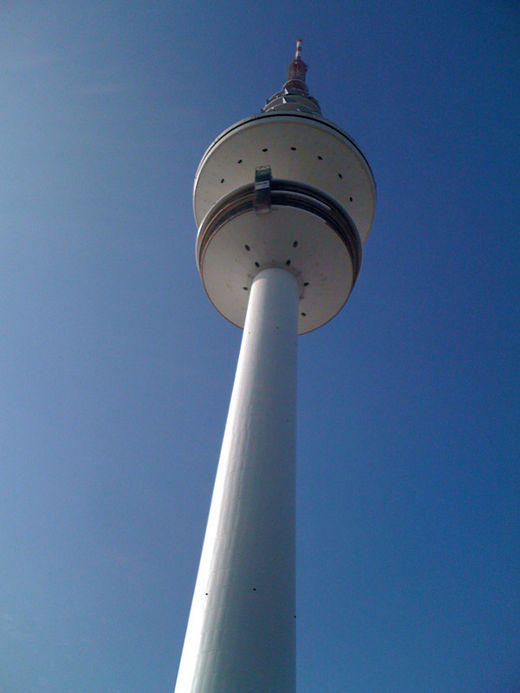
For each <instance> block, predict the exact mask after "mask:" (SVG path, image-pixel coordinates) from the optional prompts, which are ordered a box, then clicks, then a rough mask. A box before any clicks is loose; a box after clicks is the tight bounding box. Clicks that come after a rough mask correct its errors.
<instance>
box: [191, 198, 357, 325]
mask: <svg viewBox="0 0 520 693" xmlns="http://www.w3.org/2000/svg"><path fill="white" fill-rule="evenodd" d="M295 244H296V245H295ZM248 249H249V250H248ZM287 261H289V263H290V264H289V268H290V271H291V272H292V273H293V274H295V275H296V276H297V277H298V284H299V293H300V306H299V310H298V333H299V334H304V333H305V332H310V331H311V330H315V329H316V328H318V327H321V325H323V324H324V323H326V322H328V321H329V320H331V319H332V318H333V317H334V316H335V315H336V314H337V313H338V312H339V311H340V310H341V308H342V307H343V305H344V303H345V301H346V300H347V298H348V296H349V294H350V290H351V288H352V282H353V268H352V262H351V258H350V255H349V253H348V251H347V248H346V247H345V244H344V243H343V241H342V240H341V239H340V238H339V236H338V234H337V233H336V232H335V231H334V230H333V229H332V228H331V227H330V226H328V225H327V224H326V223H325V222H324V221H323V219H321V218H320V217H318V216H316V215H314V214H311V213H309V212H307V211H304V210H303V209H296V208H294V207H273V208H272V210H271V212H270V213H269V214H256V213H255V212H254V211H251V212H247V213H245V214H241V215H240V216H238V217H235V218H234V219H232V220H231V221H228V222H227V223H226V224H225V225H224V226H222V227H221V228H220V229H219V231H218V233H216V234H215V236H214V237H213V238H212V240H211V241H210V242H209V244H208V246H207V247H206V251H205V253H204V256H203V258H202V261H201V263H200V265H199V270H200V275H201V277H202V282H203V284H204V289H205V290H206V293H207V295H208V298H209V299H210V301H211V302H212V303H213V305H214V306H215V308H216V309H217V310H218V311H219V312H220V313H221V314H222V315H223V316H224V317H225V318H227V319H228V320H230V321H231V322H232V323H234V324H235V325H238V326H239V327H242V326H243V325H244V321H245V316H246V310H247V305H248V298H249V290H250V287H251V282H252V281H253V278H254V277H255V276H256V274H257V273H258V272H259V271H261V270H262V268H265V267H285V266H287V265H286V262H287Z"/></svg>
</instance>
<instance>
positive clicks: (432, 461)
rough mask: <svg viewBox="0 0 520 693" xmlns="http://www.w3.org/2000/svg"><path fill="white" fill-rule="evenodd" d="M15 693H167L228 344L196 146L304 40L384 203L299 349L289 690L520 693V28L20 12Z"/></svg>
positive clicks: (9, 591)
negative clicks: (356, 265)
mask: <svg viewBox="0 0 520 693" xmlns="http://www.w3.org/2000/svg"><path fill="white" fill-rule="evenodd" d="M0 22H1V25H2V40H1V42H0V90H1V93H2V100H1V103H0V123H1V137H0V162H1V165H0V200H1V203H0V253H1V257H2V272H1V273H0V325H1V327H0V345H1V351H0V379H1V383H2V387H1V388H0V457H1V459H0V462H1V464H0V690H1V691H2V693H27V692H28V691H31V693H47V692H49V693H50V692H52V693H107V692H110V693H118V692H119V691H121V692H122V691H124V692H125V693H134V692H135V693H137V692H143V691H146V692H147V693H148V692H149V693H162V692H166V691H171V690H172V689H173V684H174V681H175V676H176V670H177V665H178V660H179V656H180V650H181V647H182V641H183V636H184V630H185V626H186V620H187V617H188V609H189V605H190V601H191V594H192V589H193V585H194V580H195V575H196V569H197V565H198V559H199V554H200V548H201V544H202V537H203V531H204V526H205V522H206V517H207V511H208V508H209V500H210V493H211V488H212V484H213V478H214V474H215V469H216V463H217V458H218V451H219V446H220V439H221V435H222V431H223V426H224V421H225V416H226V408H227V402H228V398H229V395H230V391H231V385H232V379H233V373H234V368H235V363H236V357H237V354H238V348H239V341H240V332H239V330H237V329H236V328H235V327H233V326H232V325H230V324H228V323H226V322H225V321H224V320H223V319H222V318H221V317H220V316H219V315H218V314H217V313H216V312H215V311H214V309H213V308H212V307H211V305H210V304H209V302H208V301H207V299H206V298H205V295H204V292H203V290H202V287H201V285H200V280H199V277H198V275H197V271H196V267H195V260H194V241H195V232H196V229H195V225H194V221H193V216H192V211H191V193H192V184H193V176H194V172H195V169H196V166H197V164H198V162H199V160H200V157H201V156H202V153H203V151H204V150H205V148H206V146H207V145H208V144H209V143H210V142H211V141H212V140H213V139H214V137H215V136H216V135H218V133H219V132H220V131H221V130H222V129H224V128H225V127H226V126H228V125H230V124H232V123H233V122H235V121H237V120H239V119H241V118H243V117H246V116H248V115H250V114H253V113H256V112H258V111H259V109H260V108H261V106H262V105H263V103H264V101H265V99H266V98H267V97H268V96H270V95H271V94H272V93H274V92H275V91H277V90H278V89H279V87H280V86H281V84H282V82H283V80H284V79H285V72H286V68H287V64H288V62H289V60H290V59H291V58H292V55H293V50H294V41H295V39H296V38H298V37H299V36H300V35H301V36H302V37H303V39H304V53H303V57H304V59H305V60H306V62H307V63H308V65H309V74H308V83H309V86H310V89H311V93H312V94H313V95H314V96H315V97H316V98H318V99H319V101H320V104H321V107H322V110H323V112H324V115H325V116H326V117H328V118H330V119H331V120H332V121H334V122H336V123H337V124H338V125H339V126H340V127H342V128H343V129H345V130H346V131H347V132H348V133H349V134H351V135H352V136H353V137H354V138H355V140H356V141H357V142H358V144H359V145H360V147H361V148H362V150H363V151H364V153H365V154H366V156H367V158H368V160H369V161H370V163H371V165H372V168H373V171H374V175H375V178H376V181H377V185H378V206H377V211H376V220H375V224H374V227H373V231H372V234H371V236H370V238H369V240H368V242H367V244H366V246H365V252H364V261H363V267H362V270H361V275H360V278H359V280H358V283H357V285H356V287H355V289H354V292H353V294H352V296H351V298H350V300H349V303H348V304H347V306H346V308H345V309H344V310H343V312H342V313H341V314H340V315H339V316H338V317H337V318H336V319H335V320H334V321H332V322H331V323H330V324H328V325H327V326H325V327H323V328H322V329H321V330H319V331H317V332H315V333H312V334H309V335H307V336H305V337H302V338H301V339H300V341H299V349H300V352H299V414H298V486H297V488H298V539H297V553H298V556H297V558H298V564H297V604H298V607H297V615H298V620H297V624H298V625H297V628H298V632H297V636H298V691H299V693H311V692H315V691H324V690H326V691H330V692H331V693H348V692H349V691H352V692H356V693H358V692H362V693H417V692H418V691H420V692H421V693H423V692H424V693H516V692H517V691H518V690H519V689H520V658H519V651H520V629H519V626H518V623H519V622H520V619H519V615H520V613H519V612H520V609H519V606H520V604H519V602H520V599H519V591H518V575H519V568H520V550H519V546H520V544H519V540H520V532H519V518H518V500H519V498H518V495H519V476H520V474H519V465H518V457H519V455H518V452H519V445H518V443H519V433H518V421H517V417H518V414H517V412H518V390H519V368H518V356H517V354H518V347H519V319H518V318H519V308H518V289H519V284H520V282H519V276H518V260H519V234H518V228H519V221H520V219H519V217H520V214H519V209H518V168H519V144H520V142H519V140H520V136H519V127H518V122H519V116H520V99H519V96H518V94H519V93H520V90H519V87H520V84H519V82H520V79H519V67H520V47H519V43H518V32H519V28H520V10H519V9H518V6H517V4H516V3H514V2H512V1H511V2H506V1H505V0H504V1H500V0H494V1H493V2H492V1H484V0H481V1H473V0H470V1H469V2H461V1H459V0H455V1H454V2H453V1H452V2H447V1H444V0H441V2H438V3H430V2H425V1H424V0H417V1H416V2H414V3H411V2H406V1H405V0H396V1H395V2H392V3H388V2H383V1H382V0H365V1H364V2H358V1H357V0H353V1H352V2H330V3H323V4H318V3H311V2H306V1H300V2H293V1H289V2H280V3H258V2H251V1H250V0H246V1H245V2H241V3H240V4H239V3H236V2H218V3H209V2H207V3H206V2H196V1H195V2H165V1H164V2H159V1H157V2H138V1H136V0H127V1H125V2H123V1H122V0H121V1H120V2H117V1H115V0H114V1H113V0H105V1H104V2H100V1H99V2H95V1H92V2H89V3H79V2H67V3H64V2H45V1H43V2H39V3H33V2H24V0H17V1H16V2H12V1H10V0H6V1H5V2H3V3H2V6H1V8H0Z"/></svg>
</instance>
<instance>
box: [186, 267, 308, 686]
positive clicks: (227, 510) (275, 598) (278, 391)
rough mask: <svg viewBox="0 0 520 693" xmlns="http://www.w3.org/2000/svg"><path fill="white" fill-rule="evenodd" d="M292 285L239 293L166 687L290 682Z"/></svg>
mask: <svg viewBox="0 0 520 693" xmlns="http://www.w3.org/2000/svg"><path fill="white" fill-rule="evenodd" d="M297 316H298V283H297V280H296V278H295V276H294V275H292V274H291V273H289V272H287V271H286V270H283V269H278V268H271V269H266V270H263V271H261V272H260V273H259V274H257V275H256V277H255V279H254V281H253V283H252V286H251V291H250V300H249V306H248V310H247V316H246V322H245V326H244V334H243V338H242V346H241V349H240V356H239V359H238V365H237V372H236V377H235V383H234V386H233V393H232V396H231V402H230V406H229V413H228V418H227V423H226V429H225V433H224V439H223V443H222V450H221V455H220V460H219V465H218V471H217V477H216V481H215V488H214V491H213V498H212V501H211V509H210V513H209V518H208V525H207V529H206V536H205V539H204V545H203V550H202V556H201V561H200V566H199V572H198V576H197V582H196V585H195V592H194V596H193V602H192V607H191V612H190V617H189V622H188V628H187V632H186V638H185V642H184V648H183V652H182V657H181V663H180V667H179V674H178V678H177V684H176V688H175V693H294V691H295V620H294V618H295V612H294V609H295V567H294V561H295V517H294V512H295V488H294V486H295V477H294V465H295V418H296V344H297Z"/></svg>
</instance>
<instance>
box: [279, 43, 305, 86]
mask: <svg viewBox="0 0 520 693" xmlns="http://www.w3.org/2000/svg"><path fill="white" fill-rule="evenodd" d="M302 43H303V41H302V40H301V39H298V40H297V41H296V54H295V56H294V60H291V62H290V63H289V71H288V73H287V82H286V83H285V84H284V85H283V86H284V89H287V90H288V91H295V90H296V91H303V92H304V93H305V94H307V93H308V91H309V90H308V88H307V85H306V84H305V73H306V72H307V65H306V64H305V63H304V62H303V60H302V57H301V52H302Z"/></svg>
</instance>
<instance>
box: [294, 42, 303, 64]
mask: <svg viewBox="0 0 520 693" xmlns="http://www.w3.org/2000/svg"><path fill="white" fill-rule="evenodd" d="M302 43H303V41H302V40H301V38H299V39H296V55H295V56H294V59H295V60H301V52H302Z"/></svg>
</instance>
